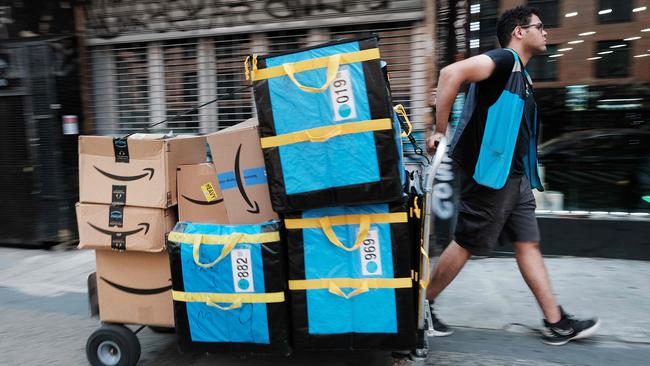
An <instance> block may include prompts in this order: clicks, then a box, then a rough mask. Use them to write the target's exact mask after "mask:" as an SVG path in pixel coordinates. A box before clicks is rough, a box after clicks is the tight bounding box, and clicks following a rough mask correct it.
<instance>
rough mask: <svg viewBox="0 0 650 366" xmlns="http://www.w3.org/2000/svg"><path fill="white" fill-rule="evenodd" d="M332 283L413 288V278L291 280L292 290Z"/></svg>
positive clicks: (351, 285) (341, 285)
mask: <svg viewBox="0 0 650 366" xmlns="http://www.w3.org/2000/svg"><path fill="white" fill-rule="evenodd" d="M330 283H334V285H335V286H336V287H338V288H355V289H359V288H363V287H365V286H367V287H368V288H369V289H370V288H411V287H413V280H412V279H411V278H408V277H404V278H323V279H318V280H290V281H289V289H290V290H317V289H328V290H329V289H330Z"/></svg>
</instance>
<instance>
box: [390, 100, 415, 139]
mask: <svg viewBox="0 0 650 366" xmlns="http://www.w3.org/2000/svg"><path fill="white" fill-rule="evenodd" d="M393 110H394V111H395V112H397V113H399V114H401V115H402V117H403V118H404V121H406V125H407V126H409V130H408V132H407V131H404V132H402V135H401V136H402V137H406V136H408V135H410V134H411V132H413V125H412V124H411V120H410V119H409V116H408V114H406V109H405V108H404V106H403V105H401V104H398V105H396V106H394V107H393Z"/></svg>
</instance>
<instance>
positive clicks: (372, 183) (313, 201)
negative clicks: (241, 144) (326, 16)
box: [246, 37, 402, 213]
mask: <svg viewBox="0 0 650 366" xmlns="http://www.w3.org/2000/svg"><path fill="white" fill-rule="evenodd" d="M377 42H378V41H377V38H376V37H369V38H361V39H354V40H346V41H339V42H333V43H328V44H325V45H321V46H317V47H312V48H308V49H302V50H298V51H295V52H290V53H285V54H281V55H269V56H259V57H258V56H253V61H252V70H251V71H250V72H249V74H250V77H251V78H252V80H253V86H254V92H255V104H256V107H257V113H258V119H259V123H260V135H261V145H262V149H263V151H264V160H265V164H266V170H267V174H268V180H269V188H270V190H271V201H272V205H273V209H274V210H275V211H276V212H281V213H285V212H294V211H301V210H305V209H310V208H319V207H330V206H342V205H356V204H368V203H379V202H391V201H398V200H399V199H400V197H401V192H402V184H401V181H400V174H401V170H402V169H401V167H400V164H399V161H400V154H399V148H398V146H397V145H396V144H397V141H399V139H398V138H397V139H396V135H399V131H400V130H399V127H398V126H397V130H396V129H395V127H396V125H395V124H394V123H393V122H394V115H393V111H392V106H391V101H390V95H389V89H388V87H387V84H386V80H385V78H384V75H383V73H382V70H381V64H380V54H379V49H378V48H377V47H378V46H377ZM248 64H249V63H248V62H247V63H246V65H248Z"/></svg>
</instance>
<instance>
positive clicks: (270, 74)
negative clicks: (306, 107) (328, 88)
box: [251, 48, 380, 85]
mask: <svg viewBox="0 0 650 366" xmlns="http://www.w3.org/2000/svg"><path fill="white" fill-rule="evenodd" d="M338 56H340V59H339V65H346V64H352V63H355V62H363V61H369V60H375V59H379V58H380V55H379V49H378V48H371V49H369V50H363V51H357V52H349V53H340V54H338ZM330 58H331V56H325V57H319V58H313V59H311V60H305V61H298V62H294V63H291V64H290V65H291V66H290V68H291V70H292V71H293V72H294V73H296V72H303V71H308V70H315V69H322V68H325V67H328V66H329V65H330V62H333V61H330ZM284 65H287V64H284ZM284 65H280V66H274V67H268V68H266V69H258V68H257V62H256V59H253V69H252V70H251V77H252V79H253V81H257V80H263V79H271V78H276V77H279V76H284V75H286V74H287V73H286V70H285V66H284ZM327 85H329V84H327Z"/></svg>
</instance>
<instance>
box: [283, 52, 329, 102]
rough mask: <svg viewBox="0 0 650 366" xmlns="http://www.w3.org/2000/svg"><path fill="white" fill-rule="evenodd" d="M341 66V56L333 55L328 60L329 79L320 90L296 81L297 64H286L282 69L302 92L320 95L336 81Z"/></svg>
mask: <svg viewBox="0 0 650 366" xmlns="http://www.w3.org/2000/svg"><path fill="white" fill-rule="evenodd" d="M339 66H341V54H337V55H332V56H329V57H328V58H327V79H325V83H324V84H323V85H322V86H320V87H318V88H314V87H311V86H305V85H302V84H301V83H300V82H299V81H298V80H296V76H295V75H294V74H295V73H296V67H295V64H293V63H286V64H283V65H282V68H283V69H284V72H285V73H287V75H288V76H289V79H291V81H293V83H294V84H295V85H296V86H297V87H298V88H299V89H300V90H302V91H305V92H309V93H320V92H322V91H324V90H325V89H327V88H328V87H329V86H330V84H331V83H332V81H334V78H335V77H336V74H338V72H339Z"/></svg>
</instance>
